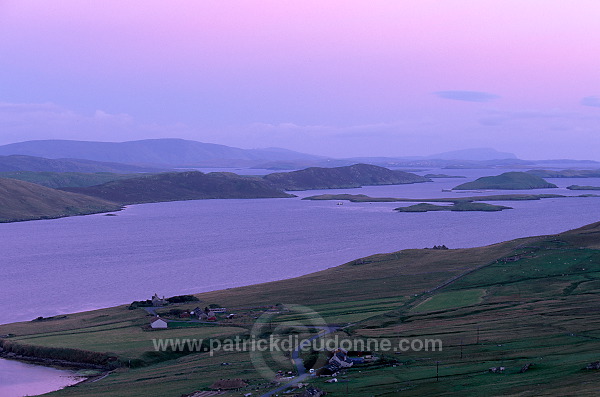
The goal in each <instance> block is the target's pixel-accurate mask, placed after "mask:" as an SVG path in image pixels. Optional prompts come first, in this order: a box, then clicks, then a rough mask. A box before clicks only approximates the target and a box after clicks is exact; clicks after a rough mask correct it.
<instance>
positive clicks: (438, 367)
mask: <svg viewBox="0 0 600 397" xmlns="http://www.w3.org/2000/svg"><path fill="white" fill-rule="evenodd" d="M435 381H436V382H439V381H440V362H439V361H436V362H435Z"/></svg>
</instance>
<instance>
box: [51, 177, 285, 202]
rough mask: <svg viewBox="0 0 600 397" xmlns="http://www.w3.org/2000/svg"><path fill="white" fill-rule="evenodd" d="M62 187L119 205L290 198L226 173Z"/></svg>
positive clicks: (267, 185)
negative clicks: (202, 200)
mask: <svg viewBox="0 0 600 397" xmlns="http://www.w3.org/2000/svg"><path fill="white" fill-rule="evenodd" d="M63 190H66V191H69V192H75V193H81V194H85V195H88V196H93V197H99V198H102V199H105V200H110V201H114V202H117V203H121V204H140V203H153V202H161V201H179V200H201V199H231V198H237V199H250V198H283V197H293V196H292V195H290V194H287V193H284V192H282V191H281V190H279V189H277V188H275V187H274V186H272V185H271V184H270V183H268V182H266V181H264V180H262V179H261V178H252V177H242V176H239V175H237V174H232V173H227V172H211V173H209V174H204V173H202V172H198V171H190V172H169V173H163V174H155V175H147V176H141V177H137V178H131V179H125V180H119V181H112V182H108V183H105V184H102V185H98V186H90V187H82V188H64V189H63Z"/></svg>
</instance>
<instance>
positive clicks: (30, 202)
mask: <svg viewBox="0 0 600 397" xmlns="http://www.w3.org/2000/svg"><path fill="white" fill-rule="evenodd" d="M120 209H121V206H120V205H118V204H115V203H112V202H108V201H106V200H101V199H97V198H94V197H88V196H83V195H80V194H74V193H68V192H62V191H59V190H55V189H50V188H47V187H44V186H40V185H36V184H33V183H29V182H23V181H18V180H14V179H6V178H0V222H17V221H27V220H34V219H52V218H62V217H65V216H72V215H86V214H95V213H98V212H108V211H118V210H120Z"/></svg>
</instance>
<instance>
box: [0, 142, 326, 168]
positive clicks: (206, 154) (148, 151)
mask: <svg viewBox="0 0 600 397" xmlns="http://www.w3.org/2000/svg"><path fill="white" fill-rule="evenodd" d="M12 154H21V155H28V156H37V157H45V158H49V159H58V158H76V159H86V160H93V161H103V162H116V163H126V164H142V165H168V166H170V167H187V166H211V165H212V166H226V165H227V164H230V165H231V164H236V166H237V165H255V164H257V163H259V162H263V163H264V162H267V161H290V160H309V159H319V158H320V157H318V156H313V155H309V154H304V153H298V152H294V151H291V150H286V149H280V148H266V149H240V148H235V147H230V146H225V145H217V144H213V143H203V142H196V141H189V140H184V139H146V140H141V141H129V142H91V141H70V140H40V141H27V142H19V143H12V144H9V145H4V146H0V155H12Z"/></svg>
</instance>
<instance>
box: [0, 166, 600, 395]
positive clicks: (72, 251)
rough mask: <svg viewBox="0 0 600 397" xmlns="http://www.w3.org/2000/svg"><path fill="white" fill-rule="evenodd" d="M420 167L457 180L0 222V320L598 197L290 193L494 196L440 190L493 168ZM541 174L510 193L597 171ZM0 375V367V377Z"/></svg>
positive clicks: (559, 226)
mask: <svg viewBox="0 0 600 397" xmlns="http://www.w3.org/2000/svg"><path fill="white" fill-rule="evenodd" d="M428 172H434V173H448V174H455V175H468V176H469V178H467V179H436V180H435V182H432V183H421V184H413V185H398V186H373V187H365V188H361V189H346V190H327V191H310V192H296V194H298V196H300V197H298V198H293V199H260V200H200V201H185V202H171V203H156V204H144V205H134V206H130V207H128V208H127V209H125V210H124V211H122V212H119V213H118V216H115V217H108V216H104V215H101V214H99V215H90V216H83V217H71V218H63V219H55V220H44V221H31V222H20V223H11V224H0V252H1V257H0V269H1V277H2V279H1V285H2V289H1V290H0V323H7V322H13V321H25V320H31V319H33V318H36V317H38V316H52V315H57V314H61V313H69V312H74V311H82V310H89V309H95V308H101V307H107V306H111V305H118V304H124V303H129V302H131V301H133V300H142V299H148V298H149V297H150V296H151V295H152V294H154V293H155V292H156V293H158V294H159V295H166V296H171V295H178V294H187V293H196V292H202V291H209V290H215V289H221V288H228V287H235V286H241V285H248V284H253V283H260V282H265V281H271V280H279V279H283V278H289V277H294V276H299V275H302V274H306V273H310V272H314V271H318V270H322V269H326V268H328V267H332V266H336V265H339V264H342V263H344V262H347V261H350V260H353V259H356V258H359V257H363V256H367V255H371V254H375V253H381V252H391V251H396V250H400V249H405V248H423V247H431V246H433V245H440V244H445V245H446V246H448V247H450V248H459V247H474V246H480V245H486V244H492V243H496V242H500V241H505V240H510V239H514V238H517V237H525V236H531V235H539V234H552V233H558V232H562V231H565V230H568V229H572V228H576V227H580V226H583V225H586V224H589V223H593V222H596V221H599V220H600V216H599V215H600V211H599V209H600V198H569V199H544V200H541V201H523V202H503V203H502V204H503V205H507V206H510V207H514V209H513V210H507V211H502V212H463V213H457V212H429V213H396V212H394V211H393V209H394V208H396V207H398V206H400V205H408V204H405V203H348V202H345V203H344V205H336V202H335V201H306V200H301V199H300V198H301V197H305V196H308V195H314V194H321V193H341V192H344V193H352V194H367V195H371V196H374V197H411V198H432V197H464V196H468V195H489V194H502V192H498V191H495V192H489V191H488V192H477V193H472V192H469V193H458V192H442V189H450V188H452V187H454V186H456V185H458V184H460V183H463V182H466V181H470V180H473V179H475V178H476V177H479V176H482V175H490V174H498V173H500V172H494V170H430V171H428ZM549 181H550V182H553V183H555V184H557V185H559V187H560V188H559V189H543V190H535V191H524V192H511V193H532V192H533V193H558V194H565V195H577V194H581V193H589V192H572V191H569V190H566V189H565V187H566V186H568V185H571V184H580V185H596V186H600V179H581V180H578V179H552V180H550V179H549ZM17 364H18V363H13V362H7V361H3V360H0V365H2V366H4V367H5V368H6V367H12V369H11V371H16V372H19V373H29V372H32V371H30V370H29V369H26V368H24V367H18V368H16V367H14V366H15V365H17ZM1 368H2V367H0V369H1ZM36 371H37V369H36ZM5 377H6V375H5V374H3V370H2V371H0V385H4V384H5V379H4V378H5ZM9 379H12V378H9ZM59 379H61V378H59ZM31 383H32V384H34V383H36V381H34V380H32V382H31ZM42 383H44V381H42ZM47 383H48V384H50V383H51V382H50V381H48V382H47ZM58 387H60V386H58ZM58 387H57V388H58ZM5 394H6V393H3V392H2V389H0V395H2V396H4V395H5ZM6 395H8V394H6Z"/></svg>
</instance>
